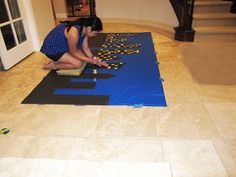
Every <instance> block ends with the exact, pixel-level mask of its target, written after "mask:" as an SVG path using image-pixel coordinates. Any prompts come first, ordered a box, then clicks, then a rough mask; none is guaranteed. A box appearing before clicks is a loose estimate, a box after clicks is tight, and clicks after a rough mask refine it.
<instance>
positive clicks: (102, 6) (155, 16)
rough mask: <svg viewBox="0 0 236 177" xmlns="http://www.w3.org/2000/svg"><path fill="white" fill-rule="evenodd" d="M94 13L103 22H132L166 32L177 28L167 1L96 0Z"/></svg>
mask: <svg viewBox="0 0 236 177" xmlns="http://www.w3.org/2000/svg"><path fill="white" fill-rule="evenodd" d="M96 12H97V15H98V16H99V17H100V18H102V19H104V20H106V19H113V20H115V19H118V20H119V19H120V21H122V20H123V21H124V20H127V21H129V22H132V20H134V22H135V23H138V22H140V23H141V24H142V23H144V24H147V23H148V24H149V25H152V24H153V26H159V27H160V28H165V29H166V30H168V29H169V30H170V29H171V30H172V28H173V27H175V26H178V20H177V18H176V15H175V12H174V10H173V8H172V6H171V4H170V2H169V0H96ZM152 22H153V23H152Z"/></svg>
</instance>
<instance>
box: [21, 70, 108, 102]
mask: <svg viewBox="0 0 236 177" xmlns="http://www.w3.org/2000/svg"><path fill="white" fill-rule="evenodd" d="M93 77H94V76H93ZM73 78H77V77H67V76H58V75H57V74H56V72H55V71H51V72H50V73H49V74H48V75H47V76H46V77H45V78H44V79H43V80H42V81H41V82H40V83H39V84H38V86H37V87H36V88H35V89H34V90H33V91H32V92H31V93H30V94H29V95H28V96H27V97H26V98H25V99H24V100H23V101H22V104H74V105H86V104H89V105H107V104H108V101H109V96H106V95H53V92H54V90H55V89H58V88H65V89H72V88H73V89H94V88H95V84H96V82H80V83H78V82H76V83H74V82H70V80H71V79H73Z"/></svg>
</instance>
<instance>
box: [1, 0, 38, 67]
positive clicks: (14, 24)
mask: <svg viewBox="0 0 236 177" xmlns="http://www.w3.org/2000/svg"><path fill="white" fill-rule="evenodd" d="M24 2H25V1H24V0H0V7H1V9H0V56H1V60H2V64H3V67H4V69H9V68H11V67H12V66H14V65H15V64H16V63H18V62H19V61H21V60H22V59H23V58H25V57H26V56H27V55H29V54H31V53H32V52H33V51H34V49H33V42H32V40H31V37H30V35H29V34H30V33H29V28H28V24H27V21H26V15H25V14H26V13H25V12H26V8H25V6H24Z"/></svg>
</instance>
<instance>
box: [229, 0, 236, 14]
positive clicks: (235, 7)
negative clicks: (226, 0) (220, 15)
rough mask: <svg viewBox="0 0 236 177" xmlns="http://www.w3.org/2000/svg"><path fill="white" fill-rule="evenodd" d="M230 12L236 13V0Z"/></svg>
mask: <svg viewBox="0 0 236 177" xmlns="http://www.w3.org/2000/svg"><path fill="white" fill-rule="evenodd" d="M230 12H231V13H234V14H235V13H236V0H233V4H232V6H231V9H230Z"/></svg>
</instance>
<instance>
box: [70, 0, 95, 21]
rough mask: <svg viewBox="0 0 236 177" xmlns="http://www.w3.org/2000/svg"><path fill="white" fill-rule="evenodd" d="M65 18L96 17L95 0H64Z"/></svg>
mask: <svg viewBox="0 0 236 177" xmlns="http://www.w3.org/2000/svg"><path fill="white" fill-rule="evenodd" d="M66 8H67V17H88V16H90V15H96V12H95V0H66Z"/></svg>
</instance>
